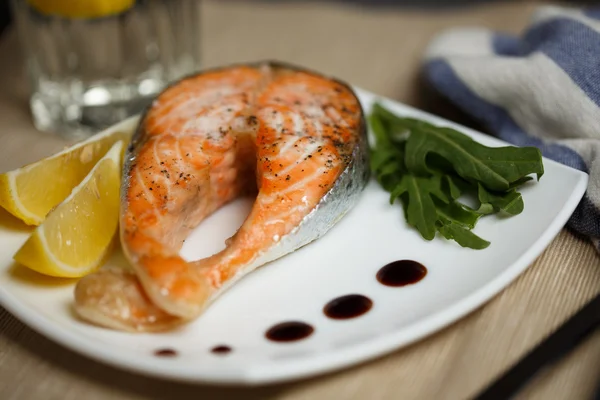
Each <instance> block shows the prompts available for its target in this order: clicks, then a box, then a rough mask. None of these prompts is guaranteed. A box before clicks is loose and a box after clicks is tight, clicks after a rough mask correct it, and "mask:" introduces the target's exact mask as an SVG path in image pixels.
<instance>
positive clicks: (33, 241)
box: [14, 141, 123, 278]
mask: <svg viewBox="0 0 600 400" xmlns="http://www.w3.org/2000/svg"><path fill="white" fill-rule="evenodd" d="M122 157H123V141H119V142H117V143H115V144H114V145H113V147H112V148H111V149H110V150H109V151H108V153H106V155H105V156H104V157H103V158H101V159H100V161H98V163H97V164H96V165H95V166H94V168H93V169H92V170H91V171H90V173H89V174H88V175H87V176H86V177H85V178H84V179H83V181H82V182H81V183H80V184H79V185H77V186H76V187H75V188H74V189H73V192H72V193H71V194H70V195H69V197H67V198H66V199H65V201H63V202H62V203H60V204H59V205H58V207H56V209H54V210H53V211H52V212H51V213H50V214H48V217H47V218H46V220H45V221H44V223H43V224H41V225H40V226H38V227H37V228H36V229H35V230H34V231H33V233H32V234H31V236H30V237H29V239H28V240H27V241H26V242H25V244H24V245H23V246H22V247H21V248H20V249H19V251H18V252H17V253H16V254H15V255H14V259H15V261H17V262H18V263H20V264H23V265H24V266H26V267H28V268H31V269H32V270H34V271H37V272H40V273H42V274H45V275H51V276H56V277H68V278H77V277H81V276H84V275H86V274H88V273H90V272H92V271H94V270H96V269H98V268H99V267H100V266H101V265H102V264H103V263H104V261H105V260H106V258H107V257H108V255H110V251H111V249H112V244H113V243H114V240H113V239H114V237H115V233H116V232H117V227H118V225H119V223H118V222H119V189H120V183H121V165H122Z"/></svg>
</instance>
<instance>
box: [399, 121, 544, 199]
mask: <svg viewBox="0 0 600 400" xmlns="http://www.w3.org/2000/svg"><path fill="white" fill-rule="evenodd" d="M430 153H435V154H438V155H440V156H442V157H444V158H445V159H446V160H447V161H449V162H450V163H451V164H452V166H453V168H454V170H455V171H456V173H457V174H458V175H460V176H461V177H462V178H465V179H471V180H474V181H477V182H479V183H481V184H482V185H484V186H485V187H487V188H490V189H492V190H507V189H509V188H510V185H511V183H514V182H516V181H518V180H519V179H521V178H522V177H523V176H525V175H529V174H531V173H536V174H537V176H538V179H539V178H541V176H542V175H543V174H544V169H543V165H542V162H541V159H542V155H541V152H540V150H539V149H538V148H536V147H522V148H517V147H494V148H490V147H486V146H484V145H482V144H479V143H477V142H476V141H474V140H473V139H471V138H470V137H468V136H466V135H464V134H462V133H460V132H458V131H455V130H454V129H450V128H438V127H434V126H432V125H430V124H427V123H425V122H419V123H418V124H416V126H415V128H412V132H411V135H410V137H409V138H408V141H407V143H406V153H405V164H406V167H407V168H408V170H409V171H411V172H414V173H417V174H424V175H426V174H428V173H430V172H431V170H430V169H429V168H428V167H427V155H428V154H430Z"/></svg>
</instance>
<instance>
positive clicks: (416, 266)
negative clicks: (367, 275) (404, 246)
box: [377, 260, 427, 287]
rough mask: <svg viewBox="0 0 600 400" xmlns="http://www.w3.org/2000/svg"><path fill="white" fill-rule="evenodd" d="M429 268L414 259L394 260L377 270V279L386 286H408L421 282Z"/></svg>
mask: <svg viewBox="0 0 600 400" xmlns="http://www.w3.org/2000/svg"><path fill="white" fill-rule="evenodd" d="M425 275H427V268H425V266H424V265H422V264H420V263H418V262H416V261H413V260H400V261H394V262H392V263H389V264H387V265H385V266H384V267H382V268H381V269H380V270H379V271H377V280H378V281H379V282H380V283H382V284H384V285H386V286H394V287H398V286H406V285H410V284H414V283H417V282H419V281H420V280H421V279H423V278H424V277H425Z"/></svg>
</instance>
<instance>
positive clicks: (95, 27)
mask: <svg viewBox="0 0 600 400" xmlns="http://www.w3.org/2000/svg"><path fill="white" fill-rule="evenodd" d="M12 2H13V10H14V15H15V20H16V25H17V29H18V34H19V37H20V40H21V42H22V46H23V48H24V56H25V62H26V68H27V73H28V75H29V79H30V82H31V97H30V106H31V112H32V114H33V120H34V123H35V126H36V128H38V129H40V130H42V131H51V132H56V133H60V134H63V135H67V136H86V135H90V134H92V133H94V132H97V131H98V130H100V129H102V128H104V127H106V126H109V125H112V124H114V123H116V122H118V121H120V120H122V119H124V118H126V117H128V116H130V115H133V114H135V113H138V112H140V111H141V110H143V108H144V107H145V106H146V105H147V104H148V103H149V102H150V101H151V100H152V98H153V97H154V96H155V95H156V94H157V93H158V92H160V90H161V89H163V88H164V87H165V85H167V84H168V83H169V82H171V81H173V80H176V79H178V78H180V77H182V76H184V75H187V74H189V73H191V72H193V71H195V70H197V69H199V68H200V46H199V42H200V40H199V39H200V25H199V24H200V5H201V2H200V1H199V0H85V1H82V0H12ZM94 6H95V8H94Z"/></svg>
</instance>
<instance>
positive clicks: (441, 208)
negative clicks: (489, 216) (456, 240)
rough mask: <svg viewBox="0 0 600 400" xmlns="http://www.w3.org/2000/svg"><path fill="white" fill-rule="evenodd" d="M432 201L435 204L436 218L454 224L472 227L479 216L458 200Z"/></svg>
mask: <svg viewBox="0 0 600 400" xmlns="http://www.w3.org/2000/svg"><path fill="white" fill-rule="evenodd" d="M434 203H435V205H436V212H437V215H438V218H439V219H440V220H441V221H448V222H451V223H453V224H456V225H460V226H463V227H467V228H469V229H473V228H475V224H477V221H478V220H479V218H480V217H481V214H479V213H477V212H475V211H473V210H471V209H469V208H467V207H466V206H465V205H464V204H461V203H459V202H458V201H453V202H449V203H447V204H444V203H442V202H439V201H435V200H434Z"/></svg>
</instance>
